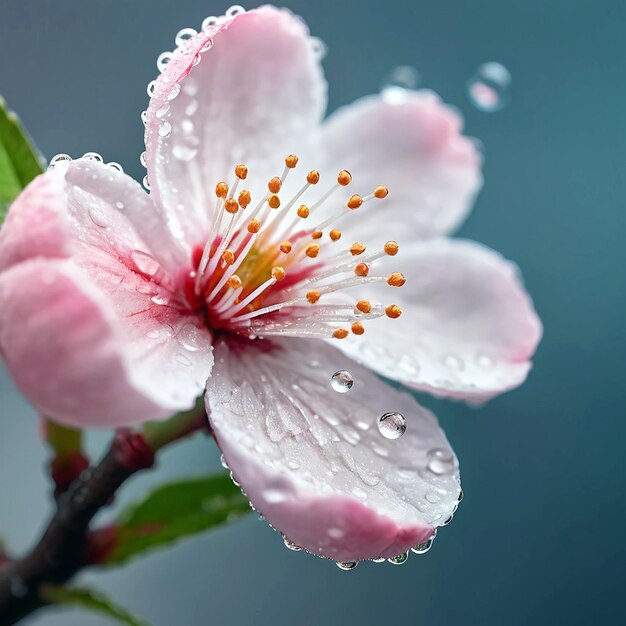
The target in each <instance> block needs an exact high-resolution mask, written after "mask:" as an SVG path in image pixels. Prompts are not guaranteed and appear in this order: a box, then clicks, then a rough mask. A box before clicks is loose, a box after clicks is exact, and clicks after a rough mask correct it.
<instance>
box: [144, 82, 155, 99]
mask: <svg viewBox="0 0 626 626" xmlns="http://www.w3.org/2000/svg"><path fill="white" fill-rule="evenodd" d="M146 92H147V93H148V97H149V98H152V97H153V96H154V94H155V92H156V80H151V81H150V82H149V83H148V86H147V87H146Z"/></svg>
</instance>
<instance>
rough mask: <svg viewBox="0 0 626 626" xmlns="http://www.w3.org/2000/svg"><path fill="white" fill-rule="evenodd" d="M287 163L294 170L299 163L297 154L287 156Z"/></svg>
mask: <svg viewBox="0 0 626 626" xmlns="http://www.w3.org/2000/svg"><path fill="white" fill-rule="evenodd" d="M285 165H286V166H287V167H288V168H289V169H291V170H292V169H293V168H294V167H295V166H296V165H298V157H297V156H296V155H295V154H290V155H289V156H286V157H285Z"/></svg>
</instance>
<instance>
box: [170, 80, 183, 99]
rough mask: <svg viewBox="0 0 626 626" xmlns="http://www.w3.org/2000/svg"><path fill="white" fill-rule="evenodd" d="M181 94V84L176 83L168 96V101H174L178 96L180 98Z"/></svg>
mask: <svg viewBox="0 0 626 626" xmlns="http://www.w3.org/2000/svg"><path fill="white" fill-rule="evenodd" d="M179 93H180V83H176V84H175V85H174V86H173V87H172V89H171V90H170V92H169V93H168V94H167V99H168V100H173V99H174V98H176V96H178V94H179Z"/></svg>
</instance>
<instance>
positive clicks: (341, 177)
mask: <svg viewBox="0 0 626 626" xmlns="http://www.w3.org/2000/svg"><path fill="white" fill-rule="evenodd" d="M337 182H338V183H339V184H340V185H341V186H342V187H345V186H346V185H349V184H350V183H351V182H352V174H350V172H349V171H348V170H341V172H339V174H337Z"/></svg>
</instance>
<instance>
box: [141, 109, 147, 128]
mask: <svg viewBox="0 0 626 626" xmlns="http://www.w3.org/2000/svg"><path fill="white" fill-rule="evenodd" d="M141 121H142V122H143V125H144V126H145V125H146V124H147V123H148V111H142V112H141Z"/></svg>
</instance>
